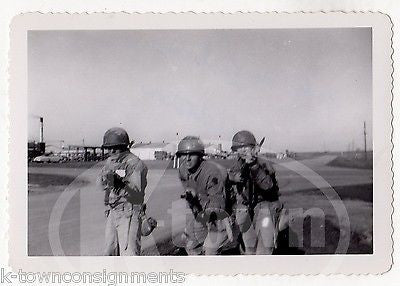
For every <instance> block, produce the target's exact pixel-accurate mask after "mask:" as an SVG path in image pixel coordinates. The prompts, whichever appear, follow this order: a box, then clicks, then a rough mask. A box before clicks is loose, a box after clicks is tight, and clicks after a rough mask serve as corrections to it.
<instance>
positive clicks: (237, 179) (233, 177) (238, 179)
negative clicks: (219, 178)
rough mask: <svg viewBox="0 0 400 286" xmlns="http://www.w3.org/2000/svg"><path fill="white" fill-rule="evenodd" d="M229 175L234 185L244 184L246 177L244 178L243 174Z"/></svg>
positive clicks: (233, 173)
mask: <svg viewBox="0 0 400 286" xmlns="http://www.w3.org/2000/svg"><path fill="white" fill-rule="evenodd" d="M228 174H229V180H231V181H232V182H234V183H244V177H243V176H242V173H241V172H231V171H229V172H228Z"/></svg>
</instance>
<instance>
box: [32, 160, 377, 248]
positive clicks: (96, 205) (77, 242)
mask: <svg viewBox="0 0 400 286" xmlns="http://www.w3.org/2000/svg"><path fill="white" fill-rule="evenodd" d="M332 159H334V157H332V156H322V157H319V158H316V159H310V160H304V161H280V162H278V164H276V170H277V174H278V181H279V184H280V187H281V191H282V193H283V194H290V193H291V192H300V191H306V190H310V189H315V188H316V186H315V182H317V185H318V182H319V183H320V182H321V178H323V180H322V181H324V182H327V183H329V184H330V185H332V186H334V187H336V186H351V185H364V184H371V182H372V171H371V170H358V169H345V168H336V167H328V166H326V164H327V163H328V162H329V161H330V160H332ZM99 170H100V168H99V166H94V167H92V168H91V169H88V170H82V169H81V170H77V169H69V168H51V167H50V168H48V167H40V168H35V167H31V168H29V172H30V173H35V172H40V173H47V174H49V173H51V174H71V175H76V174H77V172H79V173H80V175H79V176H78V177H79V178H80V179H83V180H85V181H87V182H89V183H88V184H86V185H82V183H76V184H75V183H72V184H71V185H69V186H68V187H67V188H66V189H65V191H62V192H60V191H53V192H52V191H51V187H50V190H49V189H48V191H47V192H42V193H41V192H36V191H35V192H30V193H29V196H28V220H29V223H28V252H29V255H101V253H102V246H103V239H104V215H103V206H102V201H103V200H102V196H103V194H102V192H101V191H99V190H98V189H97V188H96V178H97V176H98V173H99ZM299 173H300V174H301V175H300V174H299ZM312 182H313V183H312ZM182 191H183V190H182V187H181V184H180V182H179V180H178V177H177V171H176V170H174V169H165V170H164V169H162V168H161V169H160V168H157V169H152V168H151V169H150V170H149V174H148V187H147V190H146V200H147V204H148V215H151V216H152V217H154V218H156V219H157V220H158V222H159V227H158V228H156V230H155V231H154V232H153V234H152V235H150V236H149V237H145V238H143V242H142V248H143V249H144V250H146V249H148V248H151V247H152V246H154V244H155V243H156V242H158V241H163V240H165V239H168V238H171V237H175V236H176V235H178V234H179V233H180V232H181V231H182V229H183V225H184V224H183V222H184V220H185V216H184V215H182V214H183V213H184V212H185V211H187V210H186V206H185V203H184V202H183V201H182V200H180V199H179V195H180V194H181V193H182ZM152 249H153V250H152V252H151V254H154V255H157V254H158V253H157V249H156V248H154V247H153V248H152Z"/></svg>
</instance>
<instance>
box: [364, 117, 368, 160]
mask: <svg viewBox="0 0 400 286" xmlns="http://www.w3.org/2000/svg"><path fill="white" fill-rule="evenodd" d="M364 155H365V160H367V131H366V126H365V121H364Z"/></svg>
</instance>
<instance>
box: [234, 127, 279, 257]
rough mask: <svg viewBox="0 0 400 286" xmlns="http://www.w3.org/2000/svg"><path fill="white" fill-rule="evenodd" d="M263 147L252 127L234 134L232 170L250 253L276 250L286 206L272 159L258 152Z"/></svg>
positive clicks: (238, 218) (238, 211)
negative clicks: (282, 215) (283, 207)
mask: <svg viewBox="0 0 400 286" xmlns="http://www.w3.org/2000/svg"><path fill="white" fill-rule="evenodd" d="M260 147H261V146H259V145H258V144H257V142H256V138H255V137H254V135H253V134H252V133H251V132H249V131H245V130H243V131H239V132H237V133H236V134H235V136H233V139H232V151H234V152H237V155H238V159H237V160H236V161H235V162H234V164H233V166H232V168H231V169H230V170H229V178H230V180H231V181H232V183H233V184H235V189H236V200H237V203H236V207H235V210H236V211H235V216H236V222H237V224H238V225H239V229H240V232H241V234H242V239H243V243H244V247H245V253H246V254H272V252H273V250H274V249H275V248H276V243H277V237H278V223H279V215H280V213H281V210H282V204H281V202H280V201H279V188H278V184H277V181H276V178H275V171H274V169H273V167H272V165H271V164H270V162H268V161H267V160H266V159H265V158H262V157H260V156H258V153H259V151H260Z"/></svg>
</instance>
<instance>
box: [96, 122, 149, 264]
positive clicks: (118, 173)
mask: <svg viewBox="0 0 400 286" xmlns="http://www.w3.org/2000/svg"><path fill="white" fill-rule="evenodd" d="M129 144H130V142H129V136H128V133H127V132H126V131H125V130H124V129H122V128H118V127H116V128H111V129H109V130H107V132H106V133H105V134H104V138H103V148H106V149H109V150H110V156H109V158H108V159H107V161H106V163H105V166H104V167H103V169H102V171H101V175H100V181H101V185H102V189H103V190H104V191H105V196H104V203H105V206H106V230H105V253H104V254H105V255H129V256H132V255H140V245H141V235H142V231H141V228H142V219H143V215H144V209H145V205H144V204H143V201H144V191H145V188H146V185H147V181H146V176H147V167H146V165H145V164H144V163H143V162H142V161H141V160H140V159H139V158H138V157H136V156H135V155H134V154H132V153H131V152H130V151H129Z"/></svg>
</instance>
